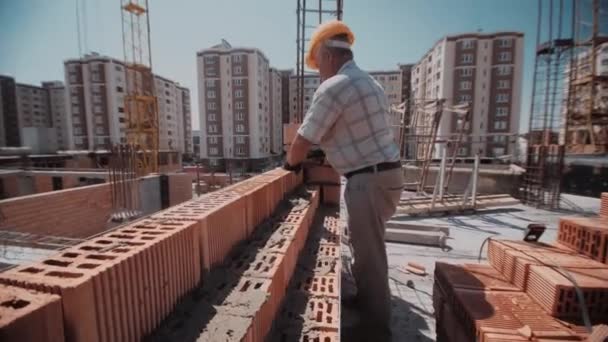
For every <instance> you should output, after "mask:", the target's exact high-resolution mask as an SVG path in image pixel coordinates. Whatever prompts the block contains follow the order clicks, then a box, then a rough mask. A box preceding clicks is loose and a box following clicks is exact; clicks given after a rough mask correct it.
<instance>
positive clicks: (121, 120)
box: [118, 118, 127, 123]
mask: <svg viewBox="0 0 608 342" xmlns="http://www.w3.org/2000/svg"><path fill="white" fill-rule="evenodd" d="M118 122H120V123H125V122H127V120H126V119H125V118H118Z"/></svg>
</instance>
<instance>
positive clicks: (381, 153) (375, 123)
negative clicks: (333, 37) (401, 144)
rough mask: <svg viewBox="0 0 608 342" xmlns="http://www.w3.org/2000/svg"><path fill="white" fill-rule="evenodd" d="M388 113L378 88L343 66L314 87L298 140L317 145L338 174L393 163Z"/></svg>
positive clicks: (394, 146)
mask: <svg viewBox="0 0 608 342" xmlns="http://www.w3.org/2000/svg"><path fill="white" fill-rule="evenodd" d="M388 110H389V107H388V99H387V98H386V94H385V93H384V90H383V89H382V86H381V85H380V84H378V82H376V81H375V80H374V79H373V78H371V77H370V76H369V75H368V74H367V73H366V72H364V71H362V70H361V69H359V67H358V66H357V65H356V64H355V62H354V61H349V62H347V63H345V64H344V65H343V66H342V68H340V70H339V71H338V73H337V74H336V75H335V76H333V77H331V78H329V79H327V80H325V81H324V82H323V83H322V84H321V85H320V86H319V88H318V89H317V91H316V92H315V94H314V96H313V99H312V104H311V106H310V109H309V110H308V113H306V116H305V117H304V122H303V123H302V125H301V126H300V128H299V129H298V134H299V135H301V136H302V137H304V138H305V139H306V140H308V141H310V142H311V143H313V144H318V145H320V146H321V148H322V149H323V150H324V151H325V154H326V156H327V160H328V161H329V163H330V164H331V165H332V166H333V167H334V168H335V169H336V170H337V171H338V172H339V173H341V174H345V173H347V172H350V171H354V170H358V169H360V168H363V167H366V166H371V165H376V164H379V163H382V162H392V161H398V160H399V148H398V146H397V144H396V143H395V141H394V139H393V133H392V130H391V129H390V127H389V124H388V122H389V121H388Z"/></svg>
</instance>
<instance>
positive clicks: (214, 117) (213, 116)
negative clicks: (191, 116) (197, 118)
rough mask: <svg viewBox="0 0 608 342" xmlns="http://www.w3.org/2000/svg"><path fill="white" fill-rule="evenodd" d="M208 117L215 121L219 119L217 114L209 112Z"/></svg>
mask: <svg viewBox="0 0 608 342" xmlns="http://www.w3.org/2000/svg"><path fill="white" fill-rule="evenodd" d="M207 118H208V119H209V121H215V120H216V119H217V117H216V115H215V114H209V115H207Z"/></svg>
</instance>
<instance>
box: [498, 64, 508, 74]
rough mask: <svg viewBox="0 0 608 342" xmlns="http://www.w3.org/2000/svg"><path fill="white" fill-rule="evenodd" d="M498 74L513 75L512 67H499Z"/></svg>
mask: <svg viewBox="0 0 608 342" xmlns="http://www.w3.org/2000/svg"><path fill="white" fill-rule="evenodd" d="M498 75H500V76H506V75H511V67H508V66H500V67H498Z"/></svg>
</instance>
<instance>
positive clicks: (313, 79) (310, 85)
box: [289, 73, 321, 122]
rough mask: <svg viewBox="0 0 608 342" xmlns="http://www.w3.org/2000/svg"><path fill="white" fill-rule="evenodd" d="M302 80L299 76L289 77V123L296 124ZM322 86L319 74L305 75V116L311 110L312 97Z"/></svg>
mask: <svg viewBox="0 0 608 342" xmlns="http://www.w3.org/2000/svg"><path fill="white" fill-rule="evenodd" d="M299 80H300V78H299V77H298V75H290V76H289V121H290V122H296V113H297V111H298V87H299V84H298V83H299ZM320 84H321V79H320V77H319V75H318V74H316V73H314V74H305V75H304V102H303V103H304V108H303V111H304V114H306V112H307V111H308V108H310V104H311V103H312V97H313V95H314V94H315V91H316V90H317V88H318V87H319V85H320Z"/></svg>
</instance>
